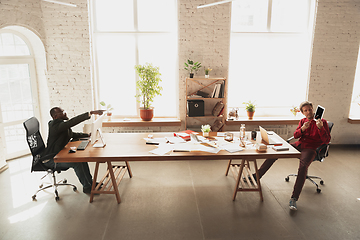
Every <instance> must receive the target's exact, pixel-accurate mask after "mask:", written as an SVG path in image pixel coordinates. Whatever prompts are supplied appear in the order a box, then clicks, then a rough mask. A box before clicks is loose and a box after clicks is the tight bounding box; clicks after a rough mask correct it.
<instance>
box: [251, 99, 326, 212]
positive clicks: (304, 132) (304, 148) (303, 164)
mask: <svg viewBox="0 0 360 240" xmlns="http://www.w3.org/2000/svg"><path fill="white" fill-rule="evenodd" d="M300 111H301V113H302V114H303V115H304V116H305V118H303V119H301V120H300V122H299V126H298V127H297V128H296V130H295V132H294V138H297V139H298V141H296V142H295V143H292V144H291V145H293V147H295V148H296V149H297V150H298V151H300V152H301V157H300V162H299V169H298V173H297V178H296V181H295V185H294V190H293V192H292V195H291V198H290V201H289V207H290V209H291V210H297V206H296V201H297V200H298V199H299V196H300V193H301V190H302V188H303V186H304V183H305V180H306V174H307V171H308V168H309V166H310V164H311V163H312V162H313V160H314V158H315V156H316V149H317V148H318V147H320V146H321V145H323V144H328V143H329V142H330V138H331V136H330V131H329V126H328V124H327V121H326V120H325V119H317V120H315V119H314V108H313V104H312V103H311V102H309V101H305V102H302V103H301V104H300ZM276 160H277V159H266V160H265V161H264V163H263V164H262V165H261V167H260V168H259V178H261V177H262V176H263V175H264V174H265V173H266V172H267V171H268V170H269V169H270V167H271V166H272V165H273V163H274V162H275V161H276ZM253 176H254V177H255V179H256V176H255V174H254V175H253Z"/></svg>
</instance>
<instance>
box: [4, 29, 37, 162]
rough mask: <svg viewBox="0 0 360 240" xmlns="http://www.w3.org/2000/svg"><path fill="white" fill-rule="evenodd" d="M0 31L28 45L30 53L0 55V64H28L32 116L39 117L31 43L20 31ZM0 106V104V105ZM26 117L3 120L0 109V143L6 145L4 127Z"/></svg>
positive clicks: (21, 120)
mask: <svg viewBox="0 0 360 240" xmlns="http://www.w3.org/2000/svg"><path fill="white" fill-rule="evenodd" d="M0 33H12V34H14V35H17V36H18V37H20V38H21V39H22V40H23V41H24V42H25V43H26V44H27V46H28V48H29V51H30V55H27V56H0V65H2V64H28V65H29V75H30V84H31V96H32V98H33V99H32V100H33V111H34V116H35V117H37V118H38V119H40V109H39V107H38V106H39V94H38V83H37V76H36V70H35V59H34V52H33V49H32V46H31V43H30V42H29V41H28V39H27V38H26V37H25V36H24V35H23V34H21V33H19V32H17V31H13V30H10V29H0ZM0 108H1V105H0ZM25 120H27V119H20V120H16V121H11V122H6V123H4V122H3V118H2V115H1V111H0V136H1V138H0V139H2V145H3V146H6V143H5V130H4V129H5V127H9V126H14V125H18V124H22V123H23V122H24V121H25ZM24 139H26V136H25V135H24ZM5 152H6V155H5V158H6V159H12V158H15V157H19V156H23V155H26V154H28V153H29V152H30V151H29V149H28V148H27V149H24V150H21V151H18V152H14V153H11V154H9V153H7V151H5Z"/></svg>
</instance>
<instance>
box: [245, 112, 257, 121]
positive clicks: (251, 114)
mask: <svg viewBox="0 0 360 240" xmlns="http://www.w3.org/2000/svg"><path fill="white" fill-rule="evenodd" d="M254 114H255V112H247V115H248V118H249V120H252V119H253V117H254Z"/></svg>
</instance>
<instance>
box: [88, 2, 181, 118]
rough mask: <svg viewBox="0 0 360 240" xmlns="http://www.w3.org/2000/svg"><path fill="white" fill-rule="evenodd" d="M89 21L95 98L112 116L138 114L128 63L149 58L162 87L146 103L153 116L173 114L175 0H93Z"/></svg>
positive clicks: (131, 67)
mask: <svg viewBox="0 0 360 240" xmlns="http://www.w3.org/2000/svg"><path fill="white" fill-rule="evenodd" d="M92 23H93V24H92V26H93V42H94V63H95V76H96V82H97V84H96V86H95V87H96V88H97V94H98V96H97V97H98V100H99V101H105V103H107V104H111V105H112V106H113V107H114V114H115V115H120V116H138V112H139V111H138V107H139V106H140V104H139V103H138V102H137V100H139V99H136V98H135V95H136V80H137V75H136V73H135V69H134V67H135V65H138V64H142V65H143V64H146V63H152V64H153V65H154V66H157V67H159V68H160V73H161V79H162V82H161V86H162V87H163V91H162V96H157V97H155V99H154V102H153V104H152V105H153V106H154V107H155V110H154V111H155V116H157V117H174V116H176V115H177V109H178V108H177V94H178V93H177V91H176V89H177V82H178V80H177V79H178V76H177V72H178V67H177V56H178V54H177V14H176V0H152V1H149V0H122V1H118V0H93V1H92Z"/></svg>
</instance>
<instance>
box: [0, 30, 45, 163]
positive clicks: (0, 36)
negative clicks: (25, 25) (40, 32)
mask: <svg viewBox="0 0 360 240" xmlns="http://www.w3.org/2000/svg"><path fill="white" fill-rule="evenodd" d="M24 39H25V38H24V37H23V36H22V35H20V34H17V33H15V32H12V31H10V30H1V31H0V134H1V135H2V136H4V137H3V139H4V144H5V147H6V154H7V156H6V157H7V158H12V157H16V156H19V155H22V154H25V153H27V152H28V151H29V150H28V149H29V148H28V146H27V144H26V141H25V130H24V127H23V125H22V123H23V122H24V121H25V120H26V119H28V118H30V117H32V116H34V115H36V116H39V109H38V108H37V109H36V108H35V107H34V106H35V105H37V106H38V102H37V88H36V76H35V75H36V74H35V66H34V57H33V55H32V54H31V50H30V48H29V46H28V44H27V43H26V42H25V41H24ZM1 144H3V143H1Z"/></svg>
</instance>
